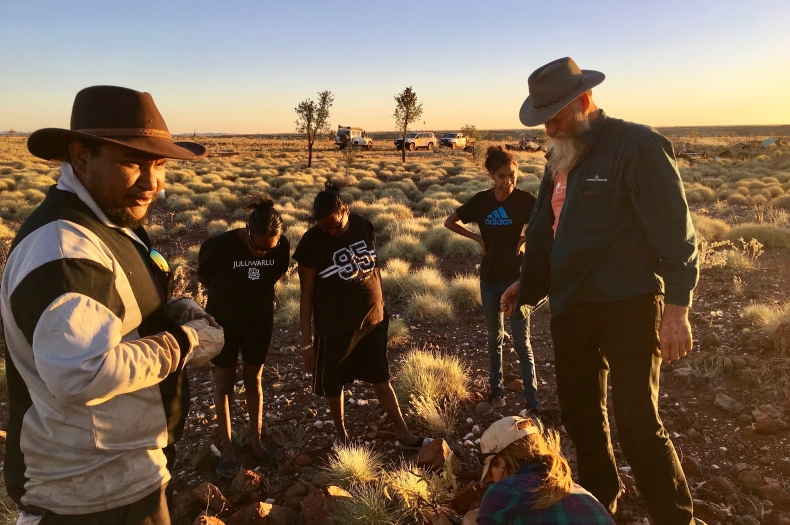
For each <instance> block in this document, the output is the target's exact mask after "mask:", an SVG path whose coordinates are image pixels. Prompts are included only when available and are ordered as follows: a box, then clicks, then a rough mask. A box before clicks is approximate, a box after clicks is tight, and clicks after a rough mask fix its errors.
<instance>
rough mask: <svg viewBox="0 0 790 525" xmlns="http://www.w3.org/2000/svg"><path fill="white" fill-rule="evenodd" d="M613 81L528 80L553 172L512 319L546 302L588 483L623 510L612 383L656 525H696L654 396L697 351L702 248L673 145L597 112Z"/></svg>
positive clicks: (567, 74)
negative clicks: (670, 371)
mask: <svg viewBox="0 0 790 525" xmlns="http://www.w3.org/2000/svg"><path fill="white" fill-rule="evenodd" d="M603 79H604V75H603V74H602V73H599V72H597V71H589V70H580V69H579V67H578V66H577V65H576V63H575V62H574V61H573V60H572V59H570V58H562V59H559V60H555V61H554V62H551V63H549V64H546V65H545V66H543V67H540V68H538V69H537V70H536V71H535V72H534V73H532V75H530V77H529V95H530V96H529V97H528V98H527V99H526V101H525V102H524V105H523V106H522V108H521V112H520V115H519V116H520V119H521V122H522V123H523V124H524V125H525V126H536V125H539V124H544V125H545V127H546V134H547V135H548V137H549V141H550V145H549V153H548V155H547V157H548V163H547V165H546V170H545V173H544V176H543V181H542V183H541V187H540V190H539V193H538V196H537V202H536V203H535V208H534V210H533V212H532V217H531V218H530V220H529V226H528V229H527V232H526V237H527V243H526V254H525V256H524V262H523V266H522V272H521V277H520V280H519V282H517V283H515V284H514V285H513V286H512V287H511V288H509V289H508V290H507V291H506V292H505V294H504V295H503V296H502V309H503V310H504V311H505V312H506V313H513V312H514V309H515V308H516V307H518V309H519V312H517V313H516V315H524V314H528V312H529V311H530V307H534V306H536V305H538V304H539V303H540V302H541V301H542V300H543V299H544V298H545V297H546V296H548V298H549V304H550V309H551V335H552V340H553V343H554V359H555V367H556V368H555V371H556V379H557V394H558V397H559V402H560V408H561V409H562V423H563V425H564V426H565V429H566V430H567V432H568V435H569V436H570V438H571V439H572V440H573V442H574V444H575V446H576V452H577V460H578V470H579V483H580V484H581V485H582V486H583V487H584V488H586V489H587V490H589V491H590V492H591V493H592V494H593V495H595V497H596V498H598V500H599V501H600V502H601V503H602V504H603V505H604V506H606V507H607V508H608V510H609V511H610V512H611V513H614V512H615V511H616V508H617V497H618V495H619V494H620V492H621V483H620V480H619V477H618V474H617V465H616V463H615V458H614V454H613V452H612V445H611V440H610V434H609V421H608V417H607V378H608V377H610V378H611V387H612V401H613V405H614V414H615V418H616V420H617V430H618V435H619V439H620V445H621V447H622V449H623V452H624V454H625V457H626V459H627V460H628V463H629V464H630V466H631V468H632V473H633V475H634V478H635V480H636V485H637V488H638V489H639V492H640V493H641V494H642V497H643V499H644V501H645V505H646V506H647V508H648V511H649V512H650V515H651V517H652V518H653V521H654V522H655V523H656V524H657V525H670V524H671V525H688V524H689V523H693V518H692V500H691V495H690V493H689V489H688V485H687V483H686V478H685V476H684V474H683V470H682V469H681V467H680V463H679V461H678V457H677V454H676V453H675V449H674V447H673V446H672V442H671V441H670V439H669V435H668V434H667V431H666V430H665V429H664V426H663V423H662V422H661V418H660V417H659V415H658V389H659V371H660V366H661V362H662V361H663V362H665V363H669V362H671V361H676V360H678V359H680V358H682V357H683V356H685V355H686V353H688V352H689V351H690V350H691V326H690V325H689V322H688V309H689V307H690V305H691V299H692V293H693V290H694V288H695V286H696V284H697V280H698V278H699V264H698V254H697V240H696V235H695V233H694V228H693V226H692V224H691V217H690V214H689V210H688V204H687V202H686V198H685V194H684V191H683V183H682V182H681V180H680V175H679V173H678V168H677V164H676V162H675V156H674V153H673V151H672V144H671V143H670V142H669V141H668V140H667V139H666V138H665V137H663V136H661V135H660V134H659V133H657V132H656V131H655V130H654V129H652V128H650V127H647V126H642V125H639V124H634V123H631V122H625V121H623V120H619V119H614V118H611V117H609V116H607V115H606V113H604V112H603V110H601V109H599V108H598V107H597V106H596V105H595V103H594V102H593V99H592V90H591V89H592V88H593V87H594V86H596V85H598V84H600V83H601V82H603Z"/></svg>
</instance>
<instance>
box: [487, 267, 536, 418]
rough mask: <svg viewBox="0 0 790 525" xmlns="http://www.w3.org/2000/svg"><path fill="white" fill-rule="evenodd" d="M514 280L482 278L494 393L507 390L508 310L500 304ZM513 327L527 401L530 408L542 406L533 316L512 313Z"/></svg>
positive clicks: (490, 372) (489, 380) (492, 389)
mask: <svg viewBox="0 0 790 525" xmlns="http://www.w3.org/2000/svg"><path fill="white" fill-rule="evenodd" d="M511 284H513V283H512V282H507V281H497V282H486V281H480V297H481V299H482V302H483V315H484V316H485V319H486V329H487V330H488V374H489V376H488V384H489V385H490V387H491V393H492V394H496V395H500V396H501V395H504V394H505V384H504V381H503V377H502V373H503V370H502V345H503V343H504V341H505V323H504V314H503V313H502V310H501V308H500V306H499V305H500V303H501V300H500V299H501V298H502V294H503V293H505V290H507V289H508V287H509V286H510V285H511ZM510 330H511V333H512V334H513V348H514V349H515V350H516V355H518V362H519V366H520V368H521V379H522V380H523V382H524V392H523V395H524V401H525V402H526V405H527V409H530V410H531V409H536V410H537V409H539V408H540V401H538V396H537V392H538V378H537V375H536V374H535V357H534V355H533V354H532V345H530V342H529V317H527V318H526V319H521V320H520V319H518V316H517V315H511V316H510Z"/></svg>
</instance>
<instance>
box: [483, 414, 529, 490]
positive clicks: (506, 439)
mask: <svg viewBox="0 0 790 525" xmlns="http://www.w3.org/2000/svg"><path fill="white" fill-rule="evenodd" d="M539 432H540V429H539V428H538V426H537V425H536V424H535V423H534V422H533V421H532V420H531V419H528V418H523V417H519V416H507V417H503V418H502V419H500V420H499V421H497V422H495V423H494V424H492V425H491V426H490V427H488V428H487V429H486V431H485V432H483V435H482V436H481V437H480V452H481V453H482V454H483V457H484V458H485V461H484V462H483V476H482V477H481V478H480V481H481V482H482V481H484V480H485V479H486V476H488V470H489V468H490V467H491V461H493V459H494V457H495V456H496V455H497V454H499V453H500V452H502V451H503V450H505V449H506V448H507V447H508V446H510V445H512V444H513V443H515V442H516V441H518V440H519V439H521V438H523V437H526V436H530V435H532V434H537V433H539Z"/></svg>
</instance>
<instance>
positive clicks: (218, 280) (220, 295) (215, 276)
mask: <svg viewBox="0 0 790 525" xmlns="http://www.w3.org/2000/svg"><path fill="white" fill-rule="evenodd" d="M290 253H291V245H290V244H289V243H288V239H286V237H285V235H282V236H281V237H280V243H279V245H278V246H277V247H276V248H275V249H274V250H273V251H272V252H270V253H268V254H267V255H266V256H265V257H259V256H257V255H254V254H253V253H252V252H251V251H250V250H249V248H247V245H246V244H244V241H242V240H241V238H240V237H239V230H231V231H228V232H225V233H223V234H220V235H217V236H216V237H212V238H211V239H208V240H207V241H205V242H204V243H203V245H202V246H201V247H200V253H199V255H198V275H199V276H206V277H209V278H210V279H211V281H210V282H209V287H208V304H207V305H206V311H207V312H208V313H210V314H211V315H213V316H214V317H215V318H216V319H217V322H219V323H220V324H223V322H224V323H226V324H227V323H232V324H234V325H235V324H238V322H239V321H253V322H254V321H255V320H256V319H261V317H262V316H264V315H271V313H272V310H273V308H274V285H275V283H276V282H277V281H278V280H279V279H280V277H282V276H283V274H284V273H285V272H286V271H287V270H288V264H289V262H290Z"/></svg>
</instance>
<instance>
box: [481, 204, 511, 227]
mask: <svg viewBox="0 0 790 525" xmlns="http://www.w3.org/2000/svg"><path fill="white" fill-rule="evenodd" d="M486 224H488V225H489V226H510V225H511V224H513V219H511V218H509V217H508V216H507V213H505V208H503V207H502V206H500V207H499V208H497V209H496V210H494V211H492V212H491V213H489V214H488V217H486Z"/></svg>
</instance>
